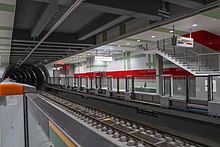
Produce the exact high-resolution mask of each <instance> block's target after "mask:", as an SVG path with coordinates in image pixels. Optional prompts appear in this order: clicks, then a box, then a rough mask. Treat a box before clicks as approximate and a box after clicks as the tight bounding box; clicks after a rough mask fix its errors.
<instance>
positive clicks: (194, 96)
mask: <svg viewBox="0 0 220 147" xmlns="http://www.w3.org/2000/svg"><path fill="white" fill-rule="evenodd" d="M189 85H190V91H189V96H190V97H189V100H190V101H189V103H193V104H202V105H204V104H206V103H207V101H208V98H207V95H208V93H207V91H208V88H207V77H190V80H189Z"/></svg>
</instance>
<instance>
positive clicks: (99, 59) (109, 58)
mask: <svg viewBox="0 0 220 147" xmlns="http://www.w3.org/2000/svg"><path fill="white" fill-rule="evenodd" d="M95 60H96V61H107V62H110V61H112V57H103V56H95Z"/></svg>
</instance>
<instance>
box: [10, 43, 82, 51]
mask: <svg viewBox="0 0 220 147" xmlns="http://www.w3.org/2000/svg"><path fill="white" fill-rule="evenodd" d="M12 46H25V47H33V46H35V44H24V43H12ZM40 47H41V48H54V49H57V48H58V49H75V50H80V49H82V48H83V47H80V46H62V45H44V44H41V45H40Z"/></svg>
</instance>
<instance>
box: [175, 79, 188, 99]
mask: <svg viewBox="0 0 220 147" xmlns="http://www.w3.org/2000/svg"><path fill="white" fill-rule="evenodd" d="M173 97H174V98H181V99H185V98H186V77H185V76H175V77H173Z"/></svg>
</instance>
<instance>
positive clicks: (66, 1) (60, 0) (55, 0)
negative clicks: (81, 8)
mask: <svg viewBox="0 0 220 147" xmlns="http://www.w3.org/2000/svg"><path fill="white" fill-rule="evenodd" d="M34 1H36V2H43V3H49V4H58V5H62V6H70V5H71V4H72V3H74V2H75V0H34Z"/></svg>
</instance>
